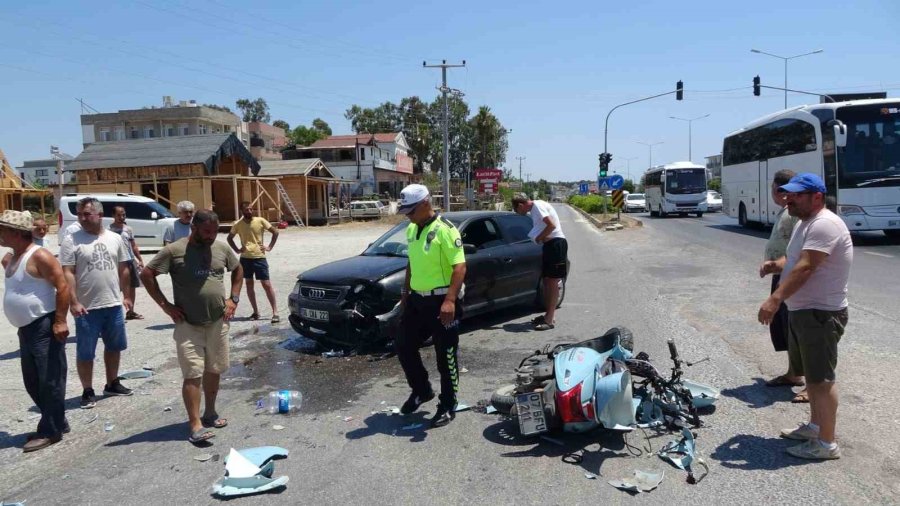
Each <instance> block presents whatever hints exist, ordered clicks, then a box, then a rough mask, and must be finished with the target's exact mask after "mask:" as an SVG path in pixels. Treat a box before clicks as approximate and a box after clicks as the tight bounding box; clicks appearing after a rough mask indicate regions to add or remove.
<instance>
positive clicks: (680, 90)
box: [675, 81, 684, 100]
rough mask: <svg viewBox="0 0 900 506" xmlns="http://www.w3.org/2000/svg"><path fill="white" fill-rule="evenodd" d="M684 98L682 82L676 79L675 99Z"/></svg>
mask: <svg viewBox="0 0 900 506" xmlns="http://www.w3.org/2000/svg"><path fill="white" fill-rule="evenodd" d="M682 99H684V83H683V82H681V81H678V82H677V83H675V100H682Z"/></svg>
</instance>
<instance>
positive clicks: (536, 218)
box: [528, 200, 566, 241]
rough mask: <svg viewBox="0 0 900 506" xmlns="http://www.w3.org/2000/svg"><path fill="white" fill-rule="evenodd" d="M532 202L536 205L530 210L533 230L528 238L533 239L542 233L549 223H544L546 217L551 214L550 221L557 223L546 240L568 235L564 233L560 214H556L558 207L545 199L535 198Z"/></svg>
mask: <svg viewBox="0 0 900 506" xmlns="http://www.w3.org/2000/svg"><path fill="white" fill-rule="evenodd" d="M532 203H533V204H534V205H532V206H531V211H528V215H529V216H531V223H532V227H531V232H528V238H529V239H531V240H532V241H533V240H535V239H536V238H537V236H539V235H541V232H543V231H544V229H545V228H546V227H547V224H546V223H544V218H546V217H548V216H549V217H550V221H552V222H553V224H554V225H556V228H554V229H553V231H552V232H550V235H548V236H547V238H546V239H545V240H547V241H549V240H550V239H565V238H566V236H565V234H563V231H562V227H561V226H560V224H559V216H558V215H557V214H556V209H554V208H553V206H551V205H550V204H548V203H547V202H544V201H543V200H533V201H532Z"/></svg>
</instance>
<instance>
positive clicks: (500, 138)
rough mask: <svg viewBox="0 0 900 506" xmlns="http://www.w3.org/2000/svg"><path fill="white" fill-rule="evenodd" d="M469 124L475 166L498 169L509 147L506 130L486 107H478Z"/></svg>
mask: <svg viewBox="0 0 900 506" xmlns="http://www.w3.org/2000/svg"><path fill="white" fill-rule="evenodd" d="M469 122H470V124H471V127H472V138H473V141H474V146H472V155H473V159H474V160H475V166H476V167H481V168H493V167H499V166H500V164H502V163H503V162H504V161H505V160H506V150H507V149H508V147H509V144H508V142H507V132H506V129H505V128H503V125H501V124H500V120H498V119H497V117H496V116H494V114H493V113H492V112H491V108H490V107H488V106H486V105H483V106H481V107H479V108H478V114H476V115H475V116H474V117H473V118H472V119H471V120H469Z"/></svg>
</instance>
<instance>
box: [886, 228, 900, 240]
mask: <svg viewBox="0 0 900 506" xmlns="http://www.w3.org/2000/svg"><path fill="white" fill-rule="evenodd" d="M882 232H884V235H886V236H888V237H890V238H892V239H897V238H900V229H896V228H892V229H888V230H882Z"/></svg>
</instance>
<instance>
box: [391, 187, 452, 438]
mask: <svg viewBox="0 0 900 506" xmlns="http://www.w3.org/2000/svg"><path fill="white" fill-rule="evenodd" d="M397 211H398V212H399V213H401V214H405V215H406V216H407V217H408V218H409V221H410V224H409V226H408V227H407V228H406V242H407V244H408V246H409V253H408V255H409V265H407V267H406V281H405V282H404V284H403V289H402V292H401V298H400V303H401V304H402V305H403V320H402V321H403V323H402V325H403V329H402V334H403V335H402V336H400V337H399V338H398V339H397V340H396V342H397V357H398V358H399V359H400V365H401V366H402V367H403V372H404V373H405V374H406V381H407V382H408V383H409V386H410V388H412V394H410V396H409V399H407V400H406V402H405V403H403V406H402V407H401V408H400V412H401V413H403V414H410V413H413V412H415V411H416V410H418V409H419V406H421V405H422V404H424V403H425V402H428V401H430V400H431V399H433V398H434V391H433V390H432V389H431V382H429V381H428V371H426V370H425V366H424V365H423V364H422V356H421V355H420V354H419V348H420V347H421V346H422V343H423V342H425V340H426V339H427V338H428V337H429V336H431V338H432V340H433V341H434V349H435V355H436V356H437V368H438V372H439V373H440V375H441V395H440V397H439V398H438V400H439V402H438V407H437V411H436V413H435V415H434V417H433V418H432V419H431V426H432V427H440V426H442V425H446V424H448V423H450V421H451V420H453V418H454V416H455V414H454V409H455V408H456V392H457V391H458V390H459V370H458V366H457V354H458V349H459V320H460V317H461V315H462V308H461V307H460V306H459V304H458V301H459V299H462V297H463V293H464V290H465V288H464V285H463V279H465V277H466V257H465V254H464V253H463V247H462V239H461V238H460V236H459V230H457V229H456V227H455V226H453V224H452V223H450V222H449V221H448V220H447V219H446V218H442V217H441V216H440V215H438V214H435V212H434V209H433V208H432V207H431V199H430V196H429V194H428V189H427V188H425V187H424V186H422V185H420V184H411V185H409V186H407V187H406V188H404V189H403V191H402V192H400V206H399V208H398V210H397Z"/></svg>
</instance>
